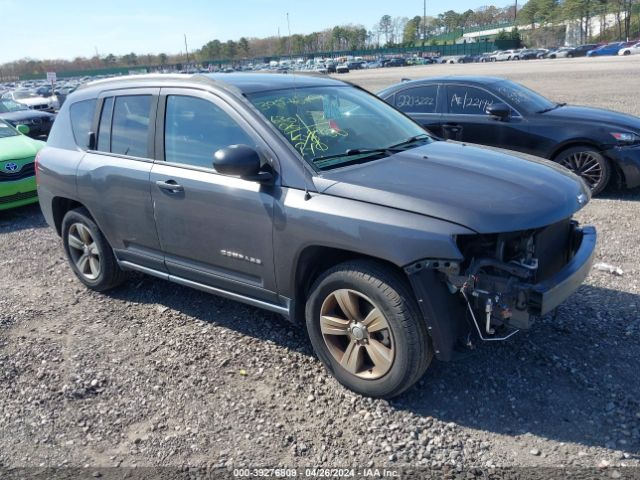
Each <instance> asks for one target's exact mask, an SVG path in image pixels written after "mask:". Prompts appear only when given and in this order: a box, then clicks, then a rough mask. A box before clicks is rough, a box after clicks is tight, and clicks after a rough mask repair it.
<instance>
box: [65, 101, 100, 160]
mask: <svg viewBox="0 0 640 480" xmlns="http://www.w3.org/2000/svg"><path fill="white" fill-rule="evenodd" d="M95 109H96V100H95V99H93V100H82V101H80V102H76V103H74V104H73V105H71V108H69V116H70V117H71V130H72V131H73V138H74V139H75V141H76V145H78V146H79V147H80V148H87V140H88V139H89V131H90V130H91V122H92V121H93V113H94V111H95Z"/></svg>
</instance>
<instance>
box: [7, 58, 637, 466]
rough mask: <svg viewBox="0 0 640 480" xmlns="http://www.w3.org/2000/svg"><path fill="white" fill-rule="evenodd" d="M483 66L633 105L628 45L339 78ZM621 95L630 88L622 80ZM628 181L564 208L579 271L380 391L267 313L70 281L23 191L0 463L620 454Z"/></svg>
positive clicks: (630, 300) (532, 459)
mask: <svg viewBox="0 0 640 480" xmlns="http://www.w3.org/2000/svg"><path fill="white" fill-rule="evenodd" d="M439 74H497V75H503V76H505V77H509V78H512V79H515V80H518V81H522V83H524V84H526V85H528V86H530V87H532V88H534V89H536V90H538V91H540V92H541V93H543V94H545V95H547V96H549V97H551V98H553V99H555V100H558V101H567V102H572V103H580V104H585V105H596V106H602V107H609V108H615V109H619V110H623V111H626V112H629V113H633V114H636V115H638V114H640V103H639V99H638V96H637V95H636V94H637V78H640V77H639V74H640V58H613V59H589V60H586V59H585V60H579V59H576V60H555V61H553V60H550V61H531V62H513V63H508V64H507V63H505V64H499V65H436V66H426V67H412V68H403V69H389V70H383V71H379V72H366V71H364V72H354V73H352V74H348V75H344V76H341V77H340V78H344V79H348V80H351V81H354V82H356V83H360V84H362V85H363V86H365V87H367V88H369V89H372V90H374V91H375V90H378V89H380V88H382V87H384V86H386V85H390V84H391V83H393V82H395V81H398V80H399V79H400V78H401V77H411V78H418V77H420V76H426V75H439ZM631 92H635V94H632V93H631ZM639 218H640V191H638V190H635V191H628V192H616V191H612V192H609V193H606V194H605V195H604V196H603V197H601V198H598V199H595V200H593V201H592V202H591V203H590V204H589V205H588V206H587V207H586V208H585V209H584V210H583V211H581V212H580V213H579V215H578V219H579V220H580V221H581V222H583V223H592V224H595V225H596V226H597V227H598V229H599V234H600V239H599V245H598V254H597V260H596V261H597V262H606V263H609V264H613V265H615V266H617V267H620V268H621V269H622V270H623V272H624V273H623V274H622V275H621V276H618V275H613V274H610V273H607V272H602V271H596V270H594V271H593V272H592V273H591V275H590V276H589V278H588V280H587V282H586V284H585V285H584V286H583V287H582V288H580V290H579V291H578V292H577V293H576V294H575V295H573V296H572V297H571V298H570V299H569V300H568V301H567V302H566V303H565V304H564V305H563V306H562V307H561V309H560V311H559V314H558V316H557V318H556V319H552V318H550V317H545V318H543V319H542V320H541V321H540V322H539V323H537V324H536V325H535V326H534V328H533V329H532V330H530V331H529V332H526V333H521V334H518V335H516V336H515V337H513V338H512V339H511V341H509V342H505V343H500V344H488V345H479V346H478V348H477V349H476V350H475V351H474V352H472V354H471V355H469V356H467V357H465V358H463V359H461V360H459V361H456V362H452V363H440V362H436V361H434V363H433V364H432V366H431V368H430V369H429V371H428V372H427V374H426V375H425V376H424V377H423V379H422V380H421V381H420V382H419V384H418V385H417V386H416V387H414V388H413V389H411V390H410V391H409V392H407V393H406V394H404V395H403V396H401V397H400V398H398V399H396V400H394V401H392V402H387V401H380V400H372V399H368V398H363V397H360V396H357V395H354V394H352V393H350V392H349V391H347V390H345V389H344V388H342V387H341V386H340V385H339V384H338V383H337V382H336V381H335V380H333V379H332V378H331V377H330V376H328V375H327V374H326V373H325V372H324V370H323V368H322V367H321V365H320V363H319V361H317V360H316V359H315V358H314V356H313V355H312V352H311V348H310V346H309V343H308V341H307V339H306V336H305V333H304V332H303V331H302V330H300V329H296V328H294V327H292V326H291V325H290V324H288V323H286V322H285V321H284V320H282V319H281V318H280V317H278V316H276V315H273V314H270V313H266V312H263V311H260V310H257V309H254V308H252V307H248V306H244V305H242V304H239V303H234V302H232V301H227V300H224V299H221V298H217V297H214V296H210V295H207V294H204V293H201V292H198V291H195V290H190V289H187V288H183V287H180V286H176V285H173V284H169V283H166V282H163V281H161V280H156V279H154V278H151V277H146V276H138V275H134V276H132V277H131V278H130V280H128V281H127V283H126V284H125V285H124V286H122V287H121V288H119V289H117V290H115V291H113V292H110V293H109V294H106V295H105V294H97V293H93V292H91V291H88V290H86V289H85V288H83V287H82V285H81V284H80V283H79V282H77V281H76V280H75V279H74V277H73V275H72V273H71V270H70V269H69V268H68V266H67V263H66V260H65V259H64V257H63V253H62V248H61V246H60V241H59V239H58V238H57V237H56V235H55V233H54V232H53V230H51V229H49V228H48V227H47V226H46V225H45V223H44V220H43V218H42V216H41V214H40V211H39V209H38V207H37V206H34V207H27V208H21V209H17V210H14V211H10V212H0V272H1V278H2V295H0V432H2V434H1V436H0V467H15V466H40V467H45V466H47V467H56V466H85V465H86V466H90V467H92V468H97V467H112V466H113V467H116V466H117V467H120V468H123V467H127V466H133V465H135V466H156V465H165V466H168V465H172V466H176V465H191V466H208V467H215V466H227V467H238V466H243V465H245V466H259V465H269V466H281V467H284V466H299V467H303V466H310V465H322V466H338V467H345V466H362V467H365V466H370V465H376V466H383V465H387V466H395V465H412V466H427V467H433V468H436V469H442V468H444V469H455V468H468V467H473V466H477V467H482V468H487V467H492V466H498V467H500V466H509V467H525V466H549V467H559V466H561V467H572V466H575V467H597V468H602V469H606V472H607V476H612V477H613V478H616V477H617V475H618V470H617V469H618V468H619V467H621V466H625V465H628V466H636V467H638V466H640V373H639V372H640V344H639V342H638V336H639V335H640V316H639V314H638V311H639V310H640V308H639V307H640V296H639V294H640V290H639V282H638V277H639V276H640V265H639V262H638V253H639V249H638V235H639V234H640V223H639V220H638V219H639Z"/></svg>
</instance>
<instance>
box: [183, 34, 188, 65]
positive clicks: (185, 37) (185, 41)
mask: <svg viewBox="0 0 640 480" xmlns="http://www.w3.org/2000/svg"><path fill="white" fill-rule="evenodd" d="M184 51H185V52H186V54H187V68H189V47H187V34H186V33H185V34H184Z"/></svg>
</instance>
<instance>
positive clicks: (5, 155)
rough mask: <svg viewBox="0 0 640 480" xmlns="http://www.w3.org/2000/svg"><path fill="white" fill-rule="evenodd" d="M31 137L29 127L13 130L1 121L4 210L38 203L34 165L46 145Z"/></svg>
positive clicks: (0, 202)
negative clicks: (37, 155) (28, 134)
mask: <svg viewBox="0 0 640 480" xmlns="http://www.w3.org/2000/svg"><path fill="white" fill-rule="evenodd" d="M27 133H29V127H27V126H26V125H18V127H17V128H13V127H12V126H11V125H9V124H8V123H7V122H5V121H4V120H0V210H6V209H8V208H14V207H20V206H22V205H28V204H30V203H36V202H37V201H38V192H37V189H36V171H35V163H34V162H35V158H36V154H37V153H38V151H39V150H40V149H41V148H42V147H44V145H45V143H44V142H41V141H40V140H33V139H32V138H29V137H27V136H26V134H27Z"/></svg>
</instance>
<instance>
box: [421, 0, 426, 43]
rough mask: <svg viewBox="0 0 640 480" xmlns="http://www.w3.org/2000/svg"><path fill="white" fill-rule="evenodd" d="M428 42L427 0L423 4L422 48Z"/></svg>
mask: <svg viewBox="0 0 640 480" xmlns="http://www.w3.org/2000/svg"><path fill="white" fill-rule="evenodd" d="M426 42H427V0H423V3H422V46H423V47H424V44H425V43H426Z"/></svg>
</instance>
